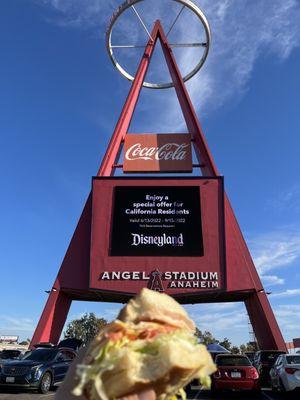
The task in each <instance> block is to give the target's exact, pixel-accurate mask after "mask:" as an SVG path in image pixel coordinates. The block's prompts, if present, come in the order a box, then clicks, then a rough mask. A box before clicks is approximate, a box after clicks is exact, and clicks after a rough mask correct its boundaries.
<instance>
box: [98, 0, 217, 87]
mask: <svg viewBox="0 0 300 400" xmlns="http://www.w3.org/2000/svg"><path fill="white" fill-rule="evenodd" d="M141 1H144V0H127V1H125V2H124V3H123V4H121V5H120V7H119V8H118V9H117V11H116V12H115V13H114V14H113V16H112V18H111V20H110V23H109V26H108V29H107V32H106V48H107V52H108V55H109V58H110V59H111V61H112V63H113V65H114V66H115V68H116V69H117V70H118V71H119V72H120V73H121V75H123V76H124V77H125V78H126V79H128V80H130V81H133V80H134V76H132V75H130V74H129V73H128V72H127V71H126V70H125V69H124V68H123V67H122V66H121V65H120V64H119V63H118V62H117V59H116V57H115V55H114V53H113V47H112V44H111V36H112V30H113V26H114V24H115V22H116V21H117V19H118V18H119V17H120V15H121V14H122V13H123V12H124V11H125V10H127V9H128V8H129V7H131V6H132V5H134V4H136V3H140V2H141ZM172 1H176V2H177V3H181V4H182V5H184V6H186V7H187V8H189V9H190V10H191V11H192V12H193V13H194V14H196V16H197V17H198V18H199V19H200V21H201V23H202V25H203V27H204V29H205V35H206V42H205V43H206V46H205V47H204V49H205V50H204V53H203V55H202V57H201V59H200V61H199V62H198V64H197V65H196V66H195V68H194V69H193V70H192V71H191V72H190V73H188V74H187V75H185V76H184V77H183V81H184V82H186V81H188V80H189V79H191V78H192V77H193V76H194V75H195V74H196V73H197V72H198V71H199V69H200V68H201V67H202V65H203V64H204V62H205V60H206V58H207V55H208V51H209V47H210V43H211V33H210V27H209V23H208V21H207V19H206V17H205V15H204V14H203V12H202V11H201V10H200V8H199V7H198V6H196V5H195V4H194V3H193V2H192V1H190V0H172ZM143 86H144V87H147V88H150V89H167V88H171V87H174V84H173V82H168V83H151V82H144V83H143Z"/></svg>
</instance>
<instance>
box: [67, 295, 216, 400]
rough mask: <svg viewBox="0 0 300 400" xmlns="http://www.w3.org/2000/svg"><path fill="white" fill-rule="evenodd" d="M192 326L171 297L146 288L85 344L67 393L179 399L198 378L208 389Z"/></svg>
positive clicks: (203, 354) (105, 399) (103, 399)
mask: <svg viewBox="0 0 300 400" xmlns="http://www.w3.org/2000/svg"><path fill="white" fill-rule="evenodd" d="M194 331H195V325H194V323H193V321H192V320H191V319H190V318H189V317H188V315H187V313H186V311H185V310H184V308H183V307H181V305H180V304H178V303H177V302H176V301H175V300H174V299H173V298H172V297H170V296H168V295H166V294H162V293H158V292H155V291H152V290H149V289H142V291H141V293H140V294H139V295H138V296H136V297H135V298H134V299H132V300H130V301H129V303H128V304H127V305H126V306H125V307H124V308H123V309H122V310H121V312H120V314H119V316H118V319H116V320H115V321H114V322H112V323H111V324H109V325H107V326H106V327H105V328H104V329H103V330H102V331H101V332H100V333H99V334H98V336H97V337H96V339H95V340H94V341H93V342H92V343H91V344H90V347H89V348H88V350H87V353H86V355H85V358H84V360H83V363H82V365H79V366H78V367H77V375H78V384H77V386H76V387H75V389H74V391H73V394H74V395H77V396H81V395H82V394H83V395H84V396H85V397H86V398H87V399H88V400H111V399H116V398H120V397H123V396H126V395H128V394H131V393H138V392H141V391H143V390H147V389H153V390H154V391H155V393H156V396H157V398H158V399H161V400H164V399H166V400H167V399H172V398H173V397H174V396H176V395H177V394H180V395H181V396H182V397H185V394H184V391H183V388H184V386H186V385H187V384H188V383H189V382H190V381H191V380H192V379H195V378H199V379H200V381H201V383H202V384H203V385H206V386H207V385H209V383H210V378H209V375H210V374H212V373H213V372H214V371H215V370H216V368H215V365H214V364H213V362H212V359H211V356H210V354H209V353H208V351H207V350H206V347H205V346H204V345H202V344H198V341H197V338H196V337H195V335H194Z"/></svg>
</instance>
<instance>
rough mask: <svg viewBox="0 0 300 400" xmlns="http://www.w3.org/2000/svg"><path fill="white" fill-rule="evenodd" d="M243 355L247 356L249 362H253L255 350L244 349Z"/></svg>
mask: <svg viewBox="0 0 300 400" xmlns="http://www.w3.org/2000/svg"><path fill="white" fill-rule="evenodd" d="M244 355H245V356H246V357H248V358H249V360H250V361H251V363H252V364H253V361H254V355H255V351H245V353H244Z"/></svg>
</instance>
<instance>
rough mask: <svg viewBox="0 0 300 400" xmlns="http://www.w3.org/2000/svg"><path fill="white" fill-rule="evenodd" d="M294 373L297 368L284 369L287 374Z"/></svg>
mask: <svg viewBox="0 0 300 400" xmlns="http://www.w3.org/2000/svg"><path fill="white" fill-rule="evenodd" d="M296 371H298V368H285V372H286V373H287V374H293V373H294V372H296Z"/></svg>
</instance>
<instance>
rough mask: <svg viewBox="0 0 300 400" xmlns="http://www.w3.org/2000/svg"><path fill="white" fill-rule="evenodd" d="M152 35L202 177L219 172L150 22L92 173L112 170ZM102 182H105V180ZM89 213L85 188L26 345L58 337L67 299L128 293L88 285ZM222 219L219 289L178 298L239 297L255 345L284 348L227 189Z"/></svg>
mask: <svg viewBox="0 0 300 400" xmlns="http://www.w3.org/2000/svg"><path fill="white" fill-rule="evenodd" d="M157 40H160V42H161V46H162V50H163V54H164V56H165V59H166V62H167V65H168V68H169V71H170V75H171V78H172V80H173V84H174V87H175V91H176V95H177V97H178V100H179V103H180V106H181V109H182V112H183V116H184V119H185V122H186V125H187V128H188V131H189V133H190V135H191V139H192V141H193V143H194V147H195V151H196V154H197V157H198V160H199V166H200V167H201V171H202V175H203V176H205V177H207V178H214V177H219V172H218V170H217V168H216V165H215V163H214V160H213V157H212V155H211V153H210V151H209V148H208V145H207V143H206V140H205V137H204V134H203V131H202V128H201V126H200V123H199V121H198V118H197V116H196V113H195V110H194V108H193V105H192V102H191V100H190V97H189V95H188V92H187V89H186V87H185V84H184V82H183V79H182V76H181V74H180V71H179V69H178V66H177V64H176V61H175V58H174V55H173V52H172V48H171V46H170V45H169V43H168V40H167V37H166V35H165V34H164V31H163V28H162V26H161V24H160V22H159V21H156V22H155V25H154V28H153V30H152V32H151V35H150V38H149V41H148V43H147V45H146V47H145V51H144V54H143V56H142V59H141V61H140V64H139V67H138V70H137V73H136V75H135V79H134V81H133V83H132V86H131V88H130V91H129V94H128V97H127V99H126V101H125V104H124V107H123V109H122V112H121V115H120V118H119V120H118V122H117V125H116V127H115V130H114V133H113V135H112V138H111V140H110V143H109V145H108V148H107V151H106V153H105V155H104V157H103V160H102V163H101V166H100V168H99V171H98V174H97V176H98V177H99V178H100V177H101V178H108V177H111V176H113V174H114V171H115V168H116V162H117V160H118V158H119V155H120V151H121V150H120V149H121V145H122V142H123V141H124V139H125V136H126V135H127V133H128V129H129V126H130V122H131V119H132V116H133V113H134V110H135V107H136V104H137V101H138V97H139V94H140V91H141V89H142V86H143V82H144V80H145V76H146V73H147V70H148V67H149V64H150V61H151V56H152V54H153V51H154V48H155V45H156V43H157ZM103 182H104V183H103V184H105V179H103ZM93 218H94V216H93V211H92V193H90V194H89V196H88V198H87V201H86V204H85V206H84V209H83V212H82V214H81V217H80V219H79V222H78V225H77V227H76V229H75V232H74V234H73V237H72V239H71V242H70V245H69V247H68V249H67V252H66V255H65V257H64V259H63V262H62V265H61V267H60V270H59V272H58V275H57V278H56V279H55V282H54V284H53V287H52V289H51V291H50V293H49V297H48V300H47V302H46V305H45V308H44V310H43V312H42V315H41V318H40V320H39V322H38V325H37V327H36V330H35V332H34V335H33V338H32V341H31V347H32V346H33V345H34V344H36V343H38V342H52V343H57V342H58V340H59V337H60V335H61V331H62V329H63V326H64V323H65V321H66V318H67V315H68V311H69V308H70V305H71V302H72V300H84V301H114V302H125V301H127V300H128V299H129V298H130V296H132V293H126V292H123V291H122V290H121V289H120V290H116V291H114V292H111V291H110V292H108V291H104V290H95V289H94V288H91V287H90V281H89V279H90V275H89V274H90V267H91V265H92V264H91V263H92V262H94V255H93V253H91V230H92V228H91V226H92V221H93ZM224 218H225V226H224V232H223V235H224V240H225V248H226V251H225V254H224V257H225V258H226V260H225V261H226V270H225V276H224V287H223V289H222V290H219V291H216V292H214V291H210V292H197V293H192V294H186V295H184V296H182V297H178V300H179V301H180V302H182V303H207V302H228V301H243V302H244V303H245V305H246V308H247V311H248V314H249V318H250V321H251V323H252V326H253V329H254V332H255V335H256V338H257V341H258V344H259V346H260V348H263V349H280V350H286V347H285V342H284V340H283V337H282V335H281V332H280V329H279V327H278V324H277V322H276V319H275V317H274V314H273V311H272V309H271V306H270V303H269V301H268V298H267V295H266V293H265V291H264V289H263V286H262V284H261V281H260V278H259V276H258V274H257V271H256V269H255V266H254V264H253V261H252V258H251V255H250V253H249V250H248V248H247V245H246V243H245V240H244V238H243V236H242V233H241V230H240V228H239V225H238V222H237V220H236V218H235V215H234V212H233V210H232V207H231V205H230V202H229V199H228V197H227V196H226V194H224Z"/></svg>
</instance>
